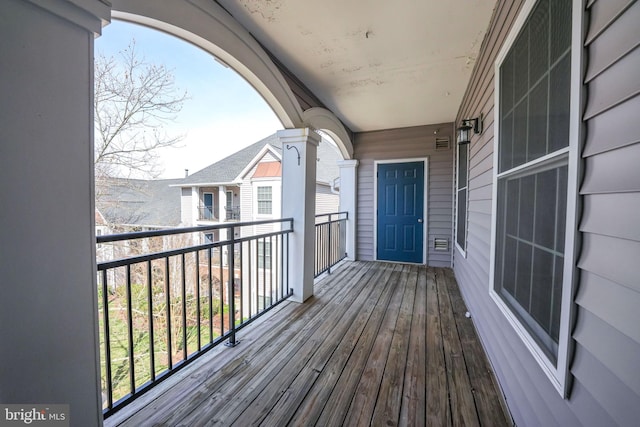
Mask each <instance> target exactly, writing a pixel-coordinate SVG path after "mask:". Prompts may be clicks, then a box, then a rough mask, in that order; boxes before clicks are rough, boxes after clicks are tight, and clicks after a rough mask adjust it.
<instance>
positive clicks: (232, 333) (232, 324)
mask: <svg viewBox="0 0 640 427" xmlns="http://www.w3.org/2000/svg"><path fill="white" fill-rule="evenodd" d="M229 232H230V233H231V238H230V239H229V240H230V248H229V251H230V252H231V255H230V256H229V286H228V288H229V341H227V343H226V344H225V345H226V346H227V347H235V346H236V345H237V344H238V343H237V342H236V312H235V299H236V296H235V292H234V291H235V289H234V288H235V283H234V282H235V280H234V279H235V274H234V264H235V260H234V254H235V248H234V246H235V242H236V237H235V233H234V229H233V226H231V229H230V230H229Z"/></svg>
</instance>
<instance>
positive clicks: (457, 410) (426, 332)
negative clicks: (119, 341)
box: [105, 262, 509, 427]
mask: <svg viewBox="0 0 640 427" xmlns="http://www.w3.org/2000/svg"><path fill="white" fill-rule="evenodd" d="M315 293H316V295H315V296H314V297H313V298H312V299H311V300H309V301H308V302H307V303H305V304H296V303H289V302H287V303H284V304H281V305H280V306H278V308H276V309H275V310H274V311H273V313H272V314H269V315H266V316H264V317H263V318H261V319H260V320H259V321H258V322H256V323H255V324H254V325H251V326H249V327H247V328H245V329H244V330H242V331H241V332H239V333H238V339H239V340H240V341H241V343H240V345H238V346H237V347H235V348H233V349H230V348H226V347H224V346H221V347H220V348H216V349H214V350H212V351H211V354H207V355H205V356H203V357H202V358H201V359H199V360H197V361H195V362H194V364H193V366H191V367H187V368H185V369H183V370H182V371H180V372H178V373H176V374H175V375H174V376H173V377H172V378H170V379H168V380H166V381H165V382H164V383H163V384H161V385H160V386H158V387H157V388H156V389H154V390H152V391H150V392H149V393H147V394H146V395H144V396H142V397H141V398H139V399H138V400H137V401H135V402H134V403H133V404H131V405H130V406H129V407H127V408H125V409H123V410H122V411H120V412H118V413H116V414H114V415H113V416H112V417H110V418H108V419H107V420H106V421H105V425H106V426H115V425H123V426H136V427H137V426H148V425H166V426H178V425H180V426H200V425H238V426H249V425H265V426H285V425H295V426H312V425H317V426H340V425H345V426H355V425H372V426H393V425H407V426H422V425H429V426H446V425H464V426H474V425H486V426H500V425H508V424H509V422H508V418H507V416H506V414H505V412H504V411H503V407H502V406H501V403H500V399H499V397H498V392H497V390H496V388H495V384H494V381H493V377H492V375H493V374H492V372H491V370H490V367H489V365H488V362H487V360H486V357H485V355H484V353H483V350H482V347H481V346H480V344H479V342H478V339H477V337H476V335H475V330H474V328H473V325H472V323H471V322H472V321H471V319H469V318H466V317H465V312H466V308H465V306H464V303H463V301H462V298H461V297H460V293H459V291H458V287H457V284H456V282H455V279H454V277H453V273H452V272H451V270H449V269H439V268H427V267H420V266H413V265H412V266H409V265H400V264H388V263H379V262H349V263H344V264H342V265H341V267H340V268H338V269H337V270H336V271H335V272H334V273H333V274H332V275H330V276H328V277H326V278H325V279H323V280H321V281H320V282H318V283H317V284H316V287H315Z"/></svg>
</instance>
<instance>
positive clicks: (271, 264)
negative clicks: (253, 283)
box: [269, 236, 273, 306]
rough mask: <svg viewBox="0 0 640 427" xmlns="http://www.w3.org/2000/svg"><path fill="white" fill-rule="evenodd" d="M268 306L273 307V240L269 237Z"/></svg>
mask: <svg viewBox="0 0 640 427" xmlns="http://www.w3.org/2000/svg"><path fill="white" fill-rule="evenodd" d="M269 305H270V306H271V305H273V239H272V236H269Z"/></svg>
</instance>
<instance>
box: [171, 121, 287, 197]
mask: <svg viewBox="0 0 640 427" xmlns="http://www.w3.org/2000/svg"><path fill="white" fill-rule="evenodd" d="M267 144H269V145H271V146H273V148H274V149H276V150H280V151H281V150H282V148H281V144H280V143H279V141H278V137H277V136H276V134H275V133H274V134H273V135H270V136H268V137H266V138H264V139H261V140H260V141H258V142H256V143H254V144H251V145H249V146H248V147H245V148H243V149H242V150H239V151H237V152H235V153H233V154H231V155H230V156H227V157H225V158H224V159H222V160H219V161H217V162H215V163H213V164H211V165H209V166H207V167H206V168H204V169H201V170H199V171H198V172H195V173H194V174H192V175H189V176H188V177H186V178H183V179H181V180H180V185H181V186H182V187H192V186H193V187H197V186H198V185H199V184H217V183H219V184H229V183H232V182H234V180H235V179H236V178H237V177H238V175H240V173H241V172H242V171H243V170H244V168H245V167H246V166H247V165H248V164H249V163H250V162H251V161H252V160H253V159H254V158H255V157H256V155H257V154H258V153H259V152H260V150H262V149H263V148H264V147H265V146H266V145H267Z"/></svg>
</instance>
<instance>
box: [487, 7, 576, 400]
mask: <svg viewBox="0 0 640 427" xmlns="http://www.w3.org/2000/svg"><path fill="white" fill-rule="evenodd" d="M536 3H537V0H526V2H525V4H524V5H523V7H522V10H521V12H520V14H519V15H518V18H517V19H516V21H515V23H514V25H513V27H512V29H511V31H510V32H509V34H508V36H507V38H506V40H505V42H504V44H503V46H502V48H501V50H500V52H499V54H498V56H497V58H496V61H495V64H494V77H495V78H494V85H495V92H494V117H495V120H494V135H495V137H494V150H493V199H492V224H491V261H490V270H489V294H490V295H491V298H492V299H493V301H494V302H495V304H496V305H497V306H498V308H499V309H500V311H501V312H502V313H503V315H504V316H505V317H506V319H507V321H508V322H509V324H511V326H512V327H513V328H514V330H515V332H516V333H517V334H518V336H519V337H520V338H521V339H522V341H523V343H524V344H525V346H526V347H527V349H528V350H529V351H530V352H531V354H532V355H533V357H534V359H535V360H536V362H537V363H538V364H539V365H540V367H541V368H542V370H543V372H544V373H545V374H546V376H547V377H548V378H549V380H550V381H551V383H552V384H553V386H554V388H555V389H556V390H557V391H558V393H559V394H560V395H561V396H562V397H563V398H567V397H568V387H567V386H568V384H569V382H570V381H569V375H570V371H569V360H570V357H569V355H570V353H571V352H572V351H573V341H572V339H571V336H570V332H571V331H570V325H571V321H572V318H573V316H574V311H575V304H574V303H573V293H574V289H575V282H576V278H577V275H576V274H575V270H576V263H577V259H576V257H577V254H576V247H577V244H576V243H577V238H578V233H577V226H578V224H577V210H578V203H579V200H578V197H579V194H578V175H579V172H580V171H579V169H580V166H581V163H580V156H579V147H580V141H581V140H582V132H583V128H582V119H581V112H582V108H583V107H582V105H583V102H582V101H583V99H582V98H583V90H582V84H581V81H582V77H581V73H582V70H583V61H584V55H583V45H582V38H583V28H584V13H583V5H582V1H580V0H573V2H572V17H571V20H572V29H571V71H570V73H571V74H570V76H571V88H570V110H569V147H568V148H565V149H563V150H560V151H559V152H554V153H552V154H551V155H547V156H544V157H542V158H540V159H538V160H537V161H538V162H544V161H545V160H548V158H550V157H561V156H567V157H568V175H567V214H566V233H565V245H564V248H565V249H564V257H565V263H564V269H563V284H562V301H561V308H560V330H559V338H558V355H557V362H556V364H555V365H554V364H553V363H552V362H551V361H550V360H549V358H548V356H547V355H546V354H545V352H544V350H543V349H542V348H541V347H540V345H539V344H538V342H537V341H536V340H535V338H533V336H532V335H531V333H530V332H529V331H528V329H527V328H526V327H525V326H524V325H523V324H522V322H521V321H520V320H519V319H518V318H517V317H516V315H515V314H514V313H513V311H512V309H511V308H509V307H508V306H507V304H506V303H505V302H504V301H503V300H502V298H501V297H500V296H499V295H498V293H497V292H496V291H495V289H494V286H495V283H494V282H495V262H496V256H495V254H496V245H497V242H496V234H497V209H498V201H497V197H498V177H499V175H500V174H499V169H498V167H499V151H498V147H499V143H500V141H499V136H500V133H499V131H500V106H501V105H500V66H501V65H502V63H503V62H504V60H505V59H506V56H507V54H508V53H509V51H510V50H511V48H512V47H513V45H514V43H515V41H516V39H517V36H518V35H519V33H520V31H521V30H522V27H523V26H524V24H525V23H526V21H527V19H528V18H529V16H530V15H531V13H532V12H533V9H534V6H535V5H536ZM532 163H535V162H530V163H528V165H531V164H532ZM516 169H517V168H514V169H512V170H511V171H510V172H511V173H513V172H515V170H516Z"/></svg>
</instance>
